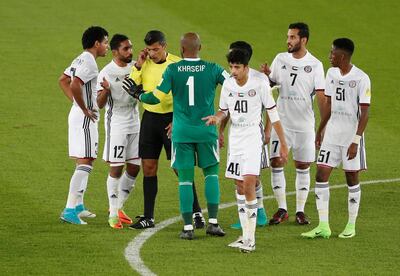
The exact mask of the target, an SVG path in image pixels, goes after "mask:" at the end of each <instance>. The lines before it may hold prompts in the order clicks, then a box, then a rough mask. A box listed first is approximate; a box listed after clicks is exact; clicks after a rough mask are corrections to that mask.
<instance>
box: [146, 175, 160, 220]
mask: <svg viewBox="0 0 400 276" xmlns="http://www.w3.org/2000/svg"><path fill="white" fill-rule="evenodd" d="M157 183H158V182H157V176H148V177H146V176H145V177H143V195H144V216H145V217H146V218H154V205H155V201H156V196H157V190H158V184H157Z"/></svg>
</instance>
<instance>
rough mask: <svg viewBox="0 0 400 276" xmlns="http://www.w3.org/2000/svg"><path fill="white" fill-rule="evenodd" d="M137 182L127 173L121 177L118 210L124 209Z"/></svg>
mask: <svg viewBox="0 0 400 276" xmlns="http://www.w3.org/2000/svg"><path fill="white" fill-rule="evenodd" d="M135 181H136V177H133V176H130V175H129V174H128V173H127V172H125V173H124V174H123V175H122V176H121V178H120V180H119V185H118V209H122V207H123V206H124V204H125V201H126V200H127V199H128V197H129V195H130V193H131V191H132V190H133V188H134V187H135Z"/></svg>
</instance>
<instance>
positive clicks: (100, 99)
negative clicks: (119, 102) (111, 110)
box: [97, 89, 110, 108]
mask: <svg viewBox="0 0 400 276" xmlns="http://www.w3.org/2000/svg"><path fill="white" fill-rule="evenodd" d="M109 95H110V90H107V89H103V90H100V91H98V92H97V105H98V106H99V108H103V107H104V106H105V105H106V103H107V99H108V96H109Z"/></svg>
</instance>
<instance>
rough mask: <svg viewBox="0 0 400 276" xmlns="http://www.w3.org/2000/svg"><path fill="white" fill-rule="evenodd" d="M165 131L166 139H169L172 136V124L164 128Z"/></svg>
mask: <svg viewBox="0 0 400 276" xmlns="http://www.w3.org/2000/svg"><path fill="white" fill-rule="evenodd" d="M165 130H166V131H167V137H168V139H171V134H172V123H169V124H168V125H167V127H166V128H165Z"/></svg>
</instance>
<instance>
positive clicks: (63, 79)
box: [58, 74, 74, 102]
mask: <svg viewBox="0 0 400 276" xmlns="http://www.w3.org/2000/svg"><path fill="white" fill-rule="evenodd" d="M58 84H59V85H60V87H61V89H62V91H63V92H64V95H65V96H67V98H68V99H69V100H70V101H71V102H72V101H74V98H73V96H72V91H71V87H70V84H71V77H69V76H67V75H65V74H62V75H61V76H60V78H59V79H58Z"/></svg>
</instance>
